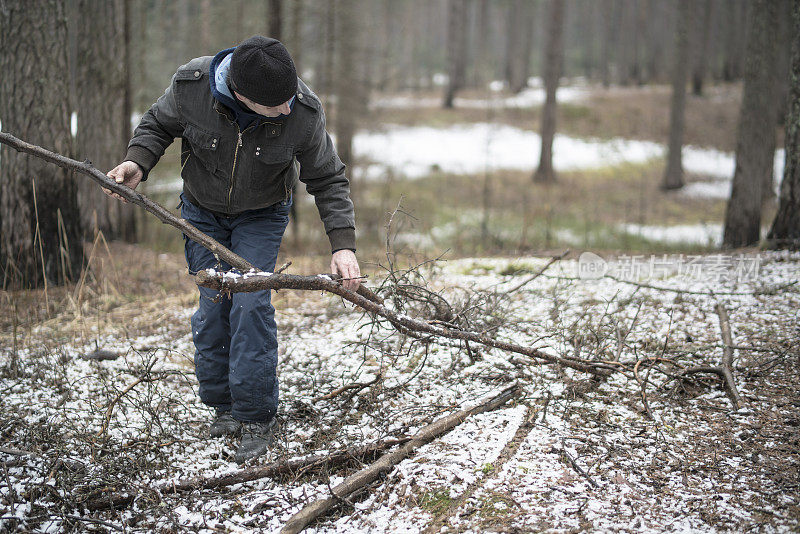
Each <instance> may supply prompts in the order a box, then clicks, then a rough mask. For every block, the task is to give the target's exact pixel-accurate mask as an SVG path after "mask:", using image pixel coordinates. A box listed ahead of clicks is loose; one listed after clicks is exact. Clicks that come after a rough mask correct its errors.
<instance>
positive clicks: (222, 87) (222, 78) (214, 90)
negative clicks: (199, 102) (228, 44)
mask: <svg viewBox="0 0 800 534" xmlns="http://www.w3.org/2000/svg"><path fill="white" fill-rule="evenodd" d="M233 50H234V49H233V48H228V49H226V50H223V51H222V52H219V53H218V54H217V55H216V56H214V59H213V60H211V66H210V67H209V72H208V74H209V76H208V78H209V81H210V83H211V94H212V95H213V96H214V98H216V99H217V101H219V102H220V103H221V104H224V105H225V106H227V107H228V108H230V110H231V111H232V112H233V115H234V117H235V118H236V122H237V123H238V124H239V128H240V129H241V130H245V129H246V128H249V127H250V126H252V125H253V124H255V125H256V126H258V124H260V123H261V121H263V120H264V119H265V118H266V117H264V116H263V115H259V114H258V113H256V112H254V111H253V110H251V109H250V108H248V107H247V106H245V105H244V104H243V103H242V102H240V101H239V99H238V98H236V96H235V95H234V94H233V91H231V88H230V87H228V72H229V71H230V67H231V58H232V57H233ZM289 108H290V109H293V108H294V97H292V99H291V100H290V101H289ZM286 117H287V115H283V114H281V115H279V116H277V117H269V119H270V120H282V119H285V118H286Z"/></svg>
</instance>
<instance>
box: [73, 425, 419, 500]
mask: <svg viewBox="0 0 800 534" xmlns="http://www.w3.org/2000/svg"><path fill="white" fill-rule="evenodd" d="M411 439H412V438H407V437H400V438H386V439H382V440H379V441H376V442H373V443H369V444H367V445H361V446H357V447H348V448H345V449H341V450H338V451H334V452H332V453H329V454H312V455H310V456H304V457H302V458H293V459H290V460H278V461H276V462H273V463H271V464H268V465H260V466H253V467H248V468H245V469H240V470H237V471H233V472H231V473H226V474H224V475H220V476H216V477H202V476H198V477H192V478H187V479H183V480H178V481H176V482H166V483H163V484H161V485H159V486H157V487H156V488H155V489H156V491H157V492H158V493H160V494H162V495H164V494H169V493H182V492H186V491H194V490H203V489H217V488H224V487H228V486H233V485H234V484H242V483H245V482H251V481H253V480H259V479H262V478H273V477H278V476H295V477H296V476H302V475H304V474H306V473H309V472H314V471H321V470H323V469H330V468H331V467H335V466H339V465H342V464H346V463H348V462H351V461H352V460H354V459H355V460H359V461H361V460H363V459H364V458H367V457H370V456H372V457H373V458H374V455H376V454H377V453H380V452H383V451H385V450H387V449H390V448H392V447H394V446H396V445H402V444H404V443H407V442H408V441H410V440H411ZM135 496H136V493H135V492H132V491H124V492H119V493H113V494H111V495H103V496H99V497H94V498H92V499H90V500H88V501H87V502H86V503H85V506H86V508H88V509H89V510H91V511H97V510H106V509H110V508H113V509H119V508H124V507H126V506H128V505H130V504H131V503H132V502H133V500H134V498H135Z"/></svg>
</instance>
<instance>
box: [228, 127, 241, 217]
mask: <svg viewBox="0 0 800 534" xmlns="http://www.w3.org/2000/svg"><path fill="white" fill-rule="evenodd" d="M236 132H237V133H238V134H239V140H238V141H237V142H236V149H235V150H234V152H233V168H231V186H230V187H229V188H228V212H230V211H231V194H233V175H234V173H235V172H236V160H237V159H238V158H239V147H240V146H242V130H241V129H240V128H239V123H238V122H237V123H236Z"/></svg>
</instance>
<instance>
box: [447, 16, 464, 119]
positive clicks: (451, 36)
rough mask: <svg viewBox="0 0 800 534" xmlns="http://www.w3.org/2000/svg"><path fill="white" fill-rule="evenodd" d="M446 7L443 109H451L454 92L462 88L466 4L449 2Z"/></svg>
mask: <svg viewBox="0 0 800 534" xmlns="http://www.w3.org/2000/svg"><path fill="white" fill-rule="evenodd" d="M448 6H449V7H448V15H447V65H448V82H447V90H446V91H445V96H444V104H443V107H445V108H452V107H453V99H454V98H455V95H456V92H457V91H459V90H460V89H461V88H462V87H463V86H464V74H465V69H466V57H467V2H466V0H450V3H449V4H448Z"/></svg>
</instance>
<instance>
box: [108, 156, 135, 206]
mask: <svg viewBox="0 0 800 534" xmlns="http://www.w3.org/2000/svg"><path fill="white" fill-rule="evenodd" d="M143 176H144V173H142V169H141V167H139V165H138V164H136V163H134V162H132V161H123V162H122V163H120V164H119V165H117V166H116V167H114V168H113V169H111V170H110V171H108V177H109V178H113V179H114V180H115V181H116V182H117V183H118V184H122V185H124V186H127V187H130V188H131V189H136V186H138V185H139V182H141V181H142V177H143ZM102 189H103V193H105V194H106V195H108V196H110V197H114V198H116V199H117V200H121V201H123V202H125V203H127V202H128V201H127V200H125V199H124V198H122V197H121V196H119V195H118V194H116V193H112V192H111V190H109V189H106V188H105V187H103V188H102Z"/></svg>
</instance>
